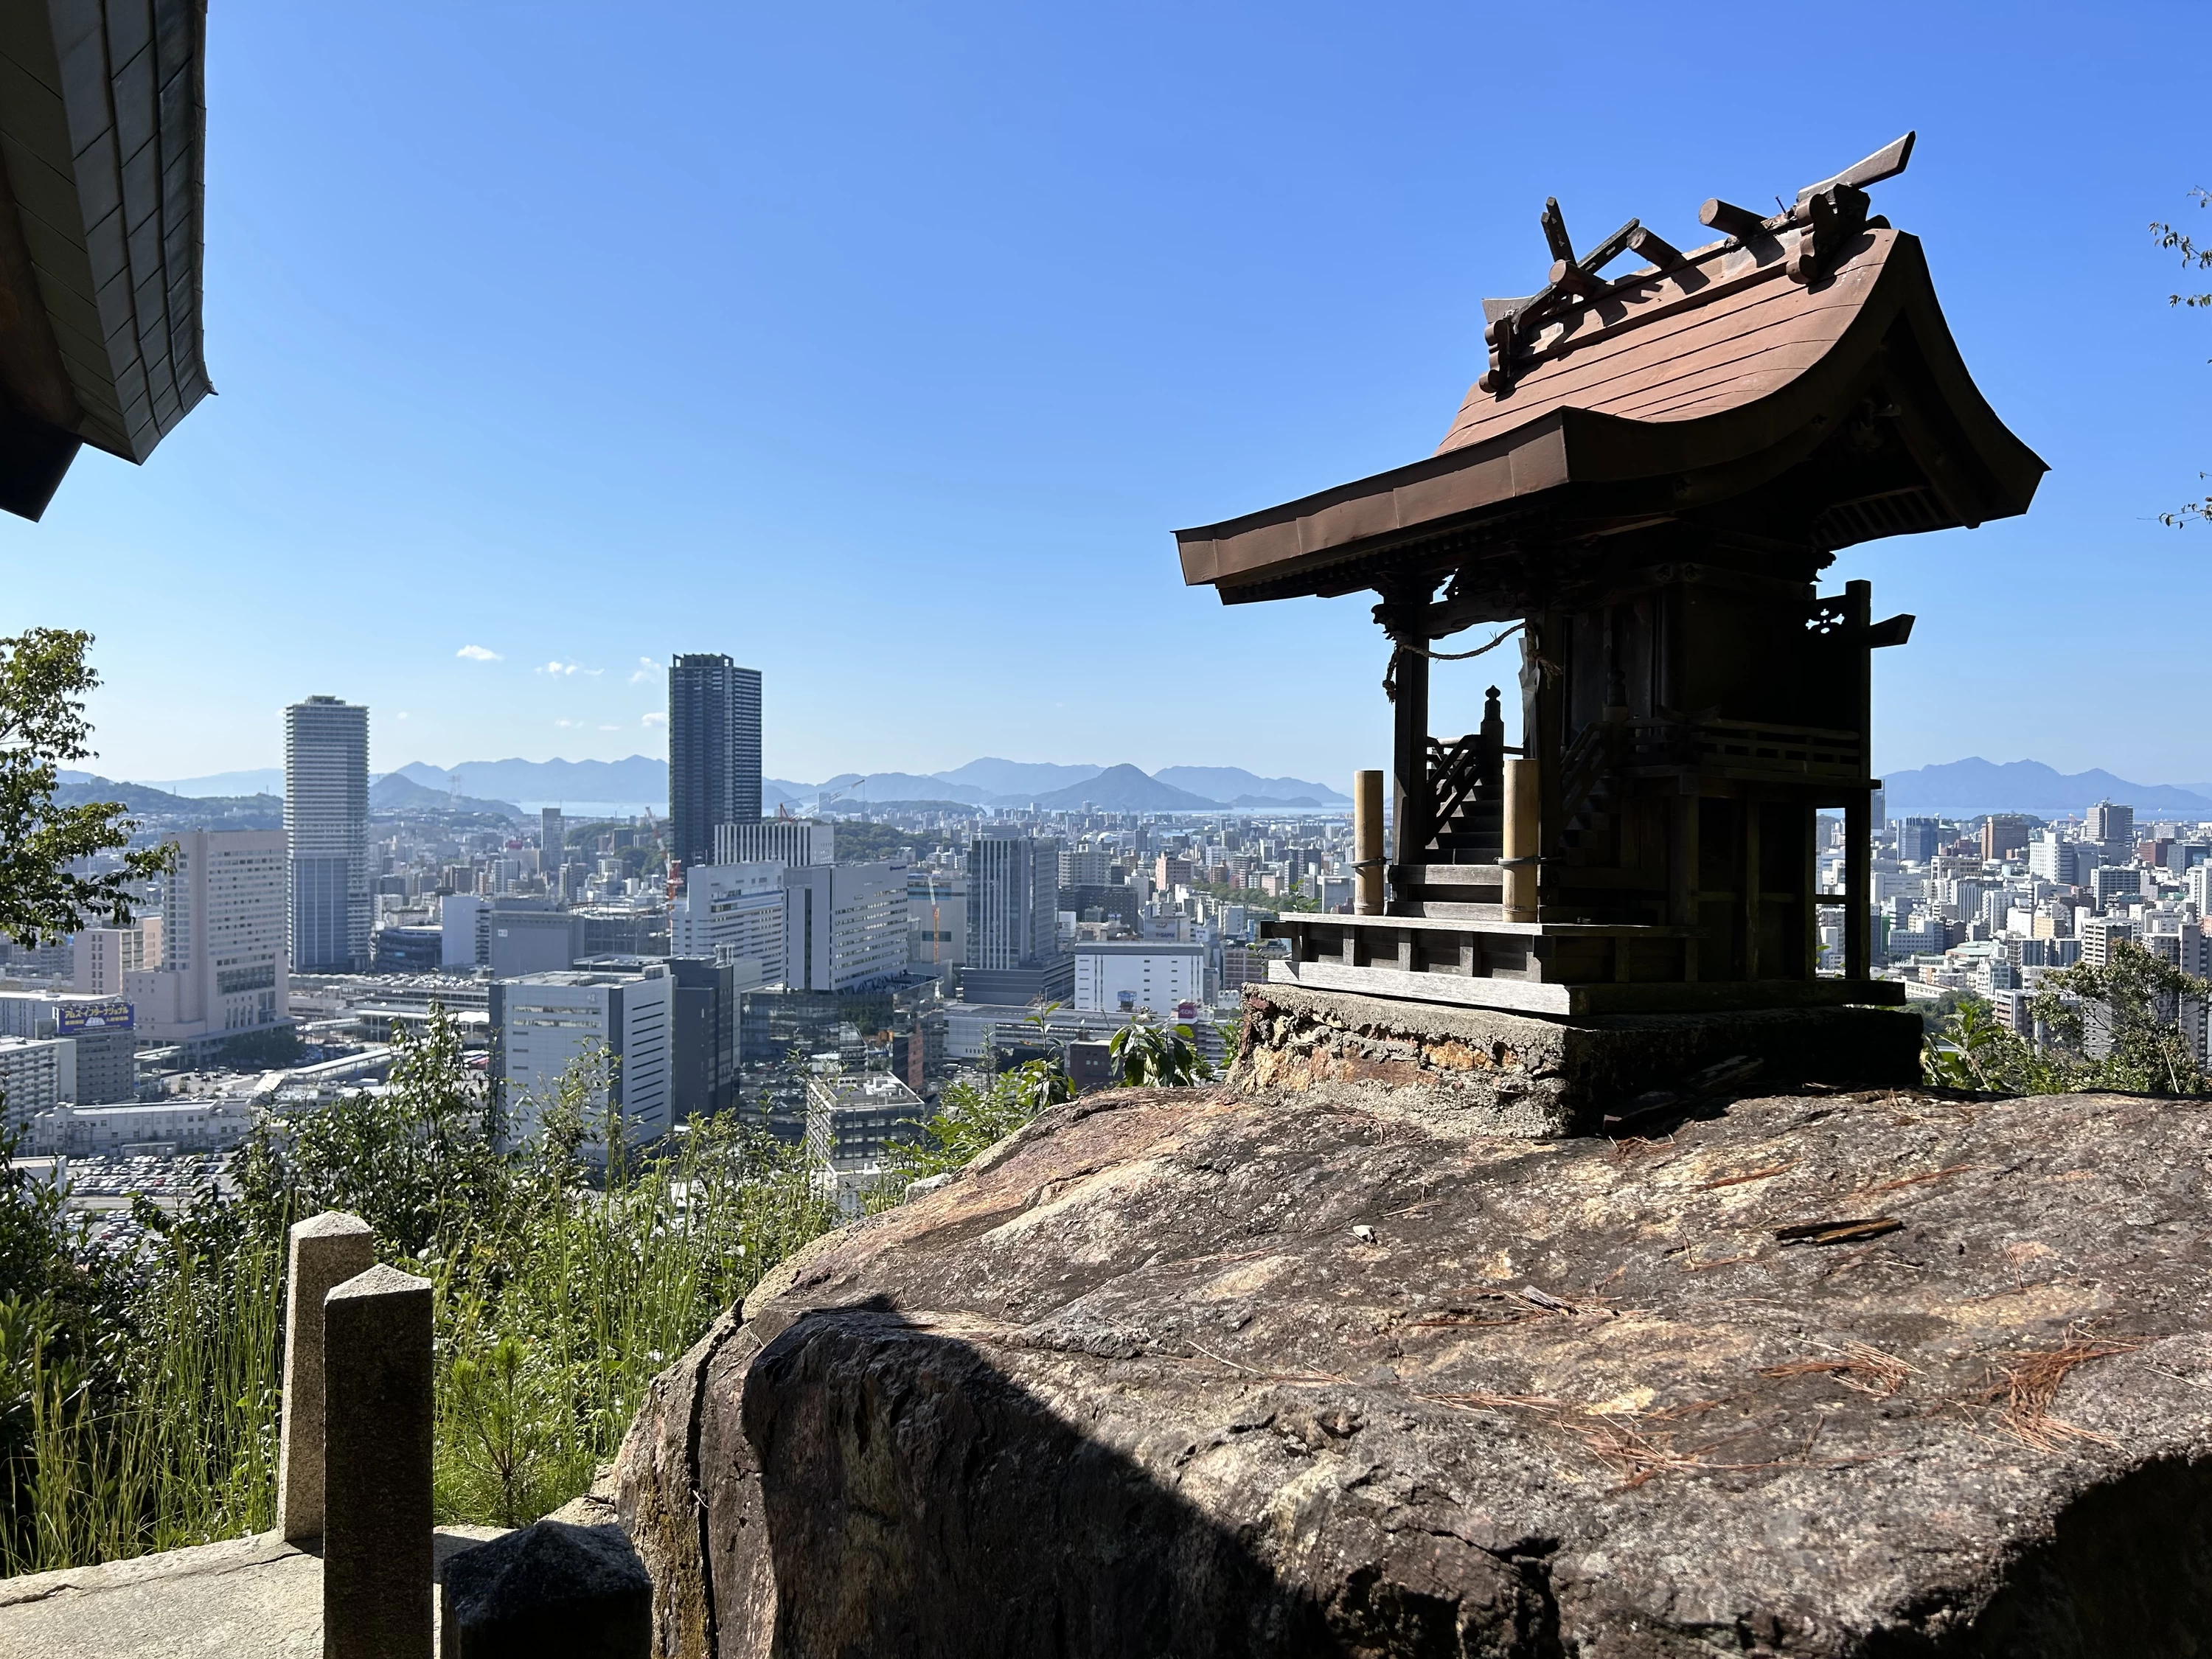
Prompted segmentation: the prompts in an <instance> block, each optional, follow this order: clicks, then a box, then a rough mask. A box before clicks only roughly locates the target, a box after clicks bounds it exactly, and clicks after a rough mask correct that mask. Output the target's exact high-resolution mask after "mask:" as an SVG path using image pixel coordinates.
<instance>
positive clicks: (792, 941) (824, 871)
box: [740, 826, 907, 991]
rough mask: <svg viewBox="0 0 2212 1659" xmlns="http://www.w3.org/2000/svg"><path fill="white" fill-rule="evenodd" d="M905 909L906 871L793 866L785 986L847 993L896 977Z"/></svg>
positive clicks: (787, 883) (902, 955) (787, 893)
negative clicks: (856, 988) (847, 991)
mask: <svg viewBox="0 0 2212 1659" xmlns="http://www.w3.org/2000/svg"><path fill="white" fill-rule="evenodd" d="M740 827H743V826H740ZM906 909H907V899H906V870H905V867H904V866H901V865H896V864H811V865H792V866H787V867H786V868H785V870H784V872H783V982H784V983H785V984H786V985H787V986H789V987H791V988H792V989H793V990H794V991H846V990H851V989H854V988H855V987H860V986H863V985H872V984H875V983H878V981H883V980H887V979H891V978H894V977H896V975H898V974H900V973H901V972H902V971H903V970H904V969H905V967H906Z"/></svg>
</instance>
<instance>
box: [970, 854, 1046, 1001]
mask: <svg viewBox="0 0 2212 1659" xmlns="http://www.w3.org/2000/svg"><path fill="white" fill-rule="evenodd" d="M1059 911H1060V847H1059V844H1058V843H1057V842H1052V841H1040V840H1036V839H1033V838H1031V837H1030V836H979V837H977V838H976V839H975V840H974V841H972V842H969V846H968V965H969V967H971V968H984V969H992V968H1018V967H1020V966H1022V965H1023V964H1024V963H1032V962H1036V961H1038V960H1040V959H1042V958H1045V957H1051V956H1054V955H1055V954H1057V951H1058V949H1059Z"/></svg>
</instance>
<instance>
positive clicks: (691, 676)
mask: <svg viewBox="0 0 2212 1659" xmlns="http://www.w3.org/2000/svg"><path fill="white" fill-rule="evenodd" d="M760 815H761V677H760V671H759V670H758V669H757V668H740V667H738V665H736V664H735V663H733V662H732V661H731V660H730V659H728V658H727V657H725V656H721V655H719V654H715V653H702V652H694V653H687V654H684V655H681V656H678V657H677V658H676V659H674V660H673V661H671V663H670V664H669V667H668V856H669V857H670V858H671V859H673V860H676V861H677V862H678V863H680V864H681V865H683V866H684V868H685V869H687V870H688V869H690V867H691V866H693V865H695V864H714V863H717V862H728V863H732V864H738V863H750V862H753V861H754V860H750V859H746V858H737V859H730V860H718V859H717V858H716V856H715V852H714V830H715V829H716V827H717V826H719V825H721V824H725V823H752V822H757V820H758V819H759V817H760Z"/></svg>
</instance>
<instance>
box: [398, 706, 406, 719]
mask: <svg viewBox="0 0 2212 1659" xmlns="http://www.w3.org/2000/svg"><path fill="white" fill-rule="evenodd" d="M399 718H400V719H401V720H405V719H406V718H407V711H406V710H405V709H404V708H403V709H401V710H400V711H399Z"/></svg>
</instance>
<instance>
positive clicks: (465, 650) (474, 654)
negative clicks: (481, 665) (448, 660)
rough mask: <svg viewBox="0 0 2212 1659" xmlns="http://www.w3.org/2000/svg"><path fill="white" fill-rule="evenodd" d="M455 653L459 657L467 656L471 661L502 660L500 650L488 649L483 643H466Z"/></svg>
mask: <svg viewBox="0 0 2212 1659" xmlns="http://www.w3.org/2000/svg"><path fill="white" fill-rule="evenodd" d="M453 654H454V655H455V656H457V657H465V658H467V659H468V660H469V661H471V662H499V661H501V656H500V654H499V653H498V652H496V651H491V650H487V649H486V648H485V647H483V646H481V645H465V646H463V647H461V648H460V649H459V650H458V651H456V652H454V653H453Z"/></svg>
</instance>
